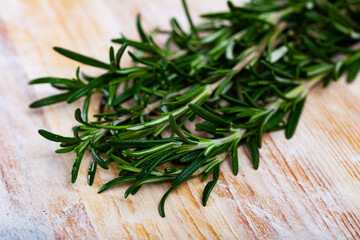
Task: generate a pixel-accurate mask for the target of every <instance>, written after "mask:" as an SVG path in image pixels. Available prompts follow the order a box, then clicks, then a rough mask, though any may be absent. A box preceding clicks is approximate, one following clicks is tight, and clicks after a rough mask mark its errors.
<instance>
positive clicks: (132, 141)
mask: <svg viewBox="0 0 360 240" xmlns="http://www.w3.org/2000/svg"><path fill="white" fill-rule="evenodd" d="M182 3H183V6H184V9H185V13H186V16H187V18H188V20H189V25H190V32H187V31H185V30H184V29H183V28H182V27H181V26H180V24H179V23H178V22H177V20H176V19H171V21H170V26H171V29H170V30H169V31H160V30H158V29H156V30H154V31H152V32H151V33H149V34H147V33H146V32H145V31H144V29H143V28H142V25H141V21H140V16H138V17H137V19H136V26H137V29H138V32H139V35H140V39H141V41H135V40H130V39H127V38H124V37H123V38H118V39H113V42H114V43H120V44H122V45H121V47H120V48H119V50H118V51H117V52H115V51H114V49H113V47H111V48H110V51H109V56H110V57H109V63H104V62H101V61H98V60H96V59H93V58H90V57H87V56H84V55H81V54H78V53H75V52H72V51H70V50H66V49H63V48H58V47H56V48H54V50H55V51H57V52H58V53H60V54H62V55H64V56H66V57H68V58H71V59H73V60H75V61H78V62H81V63H84V64H87V65H89V66H93V67H98V68H101V69H105V70H106V72H104V73H103V74H101V75H99V76H97V77H90V76H88V75H86V74H84V73H81V74H80V69H79V68H78V69H77V71H76V75H75V77H74V78H72V79H65V78H57V77H46V78H39V79H35V80H33V81H31V82H30V84H44V83H48V84H51V85H52V86H53V87H55V88H58V89H59V90H62V91H64V92H63V93H60V94H58V95H54V96H50V97H47V98H44V99H40V100H38V101H35V102H34V103H32V104H31V105H30V107H33V108H36V107H42V106H46V105H50V104H54V103H58V102H62V101H66V102H67V103H72V102H74V101H76V100H78V99H80V98H83V97H85V101H84V105H83V108H82V110H80V109H77V110H76V111H75V119H76V120H77V121H78V122H79V123H80V125H79V126H75V127H74V128H73V133H74V134H73V135H74V136H73V137H62V136H59V135H56V134H53V133H50V132H47V131H45V130H39V133H40V134H41V135H42V136H43V137H45V138H47V139H48V140H50V141H55V142H60V143H61V144H60V147H61V148H60V149H58V150H56V152H57V153H66V152H74V153H75V154H76V159H75V162H74V166H73V169H72V173H71V181H72V182H75V181H76V179H77V175H78V171H79V168H80V166H81V162H82V159H83V156H84V153H85V152H86V151H90V153H91V156H92V162H91V164H90V167H89V170H88V183H89V185H92V184H93V181H94V176H95V173H96V170H97V169H98V168H97V166H99V167H101V168H103V169H109V168H110V167H114V168H116V169H120V172H119V176H118V177H117V178H114V179H113V180H112V181H110V182H108V183H107V184H105V185H104V186H103V187H101V188H100V189H99V191H98V192H99V193H100V192H103V191H105V190H106V189H108V188H110V187H112V186H114V185H116V184H121V183H123V182H131V183H132V185H131V186H130V187H129V188H128V189H127V190H126V192H125V197H128V196H129V194H135V193H136V192H137V191H139V189H140V188H141V187H142V185H145V184H149V183H154V182H162V181H171V183H172V185H171V188H170V189H169V190H168V191H167V192H166V193H165V195H164V197H163V198H162V199H161V201H160V205H159V213H160V215H161V216H162V217H164V216H165V211H164V206H165V200H166V198H167V197H168V195H169V194H170V193H171V192H172V191H173V190H174V189H175V188H176V187H178V186H179V185H181V184H182V183H183V182H185V181H186V180H188V179H190V178H193V177H196V176H199V175H201V174H202V175H203V180H204V181H205V180H206V179H207V178H208V177H209V175H210V174H211V173H212V174H213V180H212V181H210V182H208V184H207V185H206V187H205V189H204V193H203V205H204V206H205V205H206V202H207V200H208V198H209V196H210V193H211V191H212V189H213V188H214V186H215V185H216V182H217V180H218V178H219V173H220V165H221V163H222V162H223V161H224V160H225V158H226V153H229V154H230V156H231V158H232V168H233V172H234V174H235V175H236V174H237V173H238V169H239V166H238V151H237V149H238V147H239V146H241V145H248V147H249V149H250V152H251V156H252V162H253V165H254V168H255V169H257V168H258V167H259V159H260V156H259V148H261V145H262V135H263V133H264V132H271V131H277V130H282V129H285V136H286V138H291V137H292V136H293V135H294V133H295V130H296V126H297V124H298V122H299V119H300V115H301V112H302V109H303V107H304V104H305V100H306V96H307V94H308V92H309V91H310V89H311V88H312V87H313V86H314V85H316V84H317V83H320V82H322V83H323V86H324V87H326V86H327V85H328V84H329V83H330V82H331V81H332V80H337V79H338V78H339V77H340V76H342V75H344V74H345V73H347V80H348V82H352V81H353V80H354V79H355V77H356V75H357V73H358V71H359V69H360V52H359V50H358V45H359V39H360V26H359V24H357V23H358V22H359V21H360V19H359V16H360V14H359V13H360V4H359V2H358V1H340V0H337V1H331V2H329V1H312V0H302V1H293V0H287V1H265V0H253V1H251V2H250V3H248V4H247V5H245V6H242V7H237V6H234V5H233V4H232V3H231V2H228V6H229V10H228V11H225V12H218V13H211V14H206V15H203V17H204V21H203V23H201V24H199V25H195V24H194V22H193V21H192V20H191V16H190V13H189V10H188V8H187V5H186V2H185V1H184V0H183V1H182ZM159 34H166V35H167V36H168V41H167V43H166V45H165V46H164V47H161V46H159V45H158V44H157V43H156V42H155V40H154V39H156V36H157V35H159ZM127 46H131V47H133V48H134V49H135V52H131V51H129V52H128V54H129V56H130V57H131V58H132V60H133V65H132V66H130V67H127V68H124V67H123V66H122V65H121V64H120V62H121V58H122V56H123V54H124V53H125V51H126V49H127ZM119 89H122V91H120V90H119ZM96 92H99V93H101V94H102V96H103V97H102V99H103V100H102V101H101V103H100V110H99V113H97V114H95V115H94V117H96V118H98V119H97V120H96V121H89V118H88V109H89V104H91V97H92V95H93V94H94V93H96ZM104 110H105V112H104ZM195 119H196V121H195ZM192 126H195V130H196V131H202V132H205V135H203V137H199V136H198V135H196V134H195V133H193V132H191V131H190V130H189V129H191V127H192ZM114 163H115V164H114Z"/></svg>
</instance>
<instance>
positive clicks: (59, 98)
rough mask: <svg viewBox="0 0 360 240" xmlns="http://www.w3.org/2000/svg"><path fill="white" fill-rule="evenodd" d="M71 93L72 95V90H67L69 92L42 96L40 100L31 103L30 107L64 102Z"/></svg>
mask: <svg viewBox="0 0 360 240" xmlns="http://www.w3.org/2000/svg"><path fill="white" fill-rule="evenodd" d="M71 95H72V92H67V93H61V94H58V95H53V96H50V97H46V98H42V99H40V100H37V101H35V102H33V103H31V104H30V106H29V107H31V108H38V107H43V106H47V105H51V104H54V103H59V102H64V101H66V100H67V99H68V97H69V96H71Z"/></svg>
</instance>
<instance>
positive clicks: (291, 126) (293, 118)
mask: <svg viewBox="0 0 360 240" xmlns="http://www.w3.org/2000/svg"><path fill="white" fill-rule="evenodd" d="M305 100H306V97H304V98H303V99H302V100H300V101H299V102H298V103H296V105H295V107H294V109H293V110H292V111H291V112H290V115H289V118H288V122H287V125H286V129H285V136H286V138H287V139H290V138H291V137H292V136H293V135H294V133H295V130H296V127H297V124H298V122H299V119H300V115H301V112H302V110H303V108H304V105H305Z"/></svg>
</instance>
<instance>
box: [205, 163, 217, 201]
mask: <svg viewBox="0 0 360 240" xmlns="http://www.w3.org/2000/svg"><path fill="white" fill-rule="evenodd" d="M219 176H220V167H219V165H217V166H216V167H215V168H214V171H213V180H212V181H210V182H208V184H206V186H205V189H204V192H203V196H202V204H203V206H204V207H205V206H206V203H207V201H208V199H209V196H210V193H211V191H212V190H213V188H214V187H215V185H216V183H217V181H218V180H219Z"/></svg>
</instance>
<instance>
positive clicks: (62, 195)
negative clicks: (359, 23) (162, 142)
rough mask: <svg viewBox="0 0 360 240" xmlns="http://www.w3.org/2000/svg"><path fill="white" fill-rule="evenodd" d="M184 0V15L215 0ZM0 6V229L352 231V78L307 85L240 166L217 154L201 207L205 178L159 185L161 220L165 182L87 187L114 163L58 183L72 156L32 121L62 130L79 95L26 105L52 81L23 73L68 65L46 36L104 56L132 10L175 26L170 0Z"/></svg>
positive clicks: (355, 106)
mask: <svg viewBox="0 0 360 240" xmlns="http://www.w3.org/2000/svg"><path fill="white" fill-rule="evenodd" d="M189 2H190V8H191V12H192V14H193V15H198V13H201V12H207V11H216V10H220V9H223V8H225V5H226V3H225V1H222V0H221V1H220V0H212V1H209V0H207V1H206V4H205V1H201V0H196V1H195V0H191V1H189ZM0 6H1V7H0V116H1V117H0V239H17V238H20V239H36V238H39V239H54V238H58V239H235V238H239V239H360V153H359V149H360V107H359V106H360V95H359V93H360V79H359V78H358V80H357V81H355V82H354V83H353V84H351V85H347V84H346V83H345V81H344V80H343V79H342V80H340V81H339V82H337V83H333V84H331V85H330V87H329V88H328V89H326V90H323V89H321V87H316V88H315V89H314V90H313V91H312V92H311V94H310V96H309V97H308V100H307V105H306V107H305V110H304V115H303V117H302V118H301V121H300V124H299V127H298V130H297V133H296V135H295V137H294V138H293V139H292V140H290V141H287V140H286V139H285V137H284V133H283V132H277V133H271V134H269V135H265V136H264V144H263V148H262V149H261V162H260V169H259V170H258V171H255V170H253V168H252V167H251V164H250V161H249V159H248V153H247V152H246V150H245V149H243V148H240V149H239V155H240V159H239V161H240V174H239V175H238V176H236V177H235V176H233V174H232V173H231V170H230V167H229V165H230V164H229V163H228V162H225V163H224V164H223V165H222V167H221V175H220V179H219V183H218V184H217V186H216V187H215V188H214V191H213V193H212V195H211V197H210V199H209V201H208V206H207V207H205V208H204V207H202V205H201V202H200V199H201V194H202V190H203V188H204V185H205V183H202V182H201V181H200V180H199V179H193V180H191V181H189V182H188V183H186V184H184V185H183V186H181V187H179V188H178V189H177V190H176V191H174V192H173V193H172V194H171V195H170V197H169V198H168V201H167V203H166V213H167V217H166V218H164V219H163V218H161V217H160V216H159V215H158V212H157V204H158V202H159V200H160V198H161V197H162V195H163V194H164V192H165V191H166V190H167V189H168V188H169V184H156V185H151V186H150V185H149V186H146V187H144V188H142V189H141V191H140V192H139V193H138V194H137V195H136V196H130V197H129V198H128V199H126V200H125V199H124V198H123V193H124V191H125V189H126V186H119V187H116V188H113V189H111V190H110V191H107V192H104V193H103V194H101V195H98V194H96V191H97V189H98V188H99V187H100V186H102V184H103V183H105V182H107V181H109V180H110V179H112V177H113V176H115V171H114V172H112V171H107V172H105V171H99V173H98V174H97V176H96V179H95V184H94V186H92V187H89V186H87V184H86V171H87V168H86V167H87V166H88V165H89V156H86V157H85V159H84V160H83V165H82V170H81V171H80V175H79V178H78V181H77V182H76V184H71V183H70V171H71V166H72V163H73V160H74V155H72V154H63V155H57V154H55V153H54V150H55V149H56V147H57V144H55V143H50V142H48V141H46V140H45V139H43V138H41V137H40V136H39V135H38V134H37V130H38V129H39V128H43V129H47V130H50V131H52V132H56V133H61V134H64V135H70V134H71V127H72V126H73V124H74V123H75V121H74V120H73V111H74V109H75V108H76V107H77V106H80V104H81V102H79V103H77V104H75V105H71V106H68V105H66V104H58V105H55V106H51V107H46V108H43V109H37V110H31V109H29V108H28V105H29V103H30V102H32V101H34V100H35V99H39V98H41V97H45V96H48V95H51V94H53V93H55V92H56V90H53V89H51V88H50V87H48V86H35V87H34V86H28V85H27V82H28V81H29V80H30V79H32V78H36V77H42V76H47V75H55V76H66V77H72V76H73V75H74V71H75V68H76V66H77V63H75V62H73V61H70V60H67V59H65V58H63V57H61V56H60V55H58V54H56V53H55V52H54V51H52V47H53V46H54V45H56V46H62V47H65V48H68V49H73V50H77V51H79V52H82V53H86V54H88V55H91V56H95V57H98V58H100V59H103V60H106V59H107V55H108V54H107V51H108V47H109V45H110V41H109V40H110V39H111V38H112V37H116V36H118V35H119V33H120V32H122V33H124V34H126V36H127V37H130V38H137V37H138V36H137V33H136V31H135V21H134V20H135V16H136V14H137V13H138V12H141V13H142V19H143V21H144V25H145V28H146V29H150V28H152V27H154V26H161V27H162V28H166V27H167V26H168V19H169V18H170V17H172V16H176V17H178V18H179V20H180V22H181V23H183V24H184V25H185V24H186V19H185V17H184V14H183V12H182V9H181V5H180V1H179V0H176V1H174V0H172V1H166V0H152V1H144V0H136V1H134V0H122V1H117V0H105V1H96V0H91V1H90V0H77V1H72V0H66V1H65V0H64V1H50V0H49V1H46V0H23V1H21V0H11V1H10V0H0ZM196 21H199V19H198V18H196ZM86 70H88V69H86ZM89 71H93V70H92V69H89Z"/></svg>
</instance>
